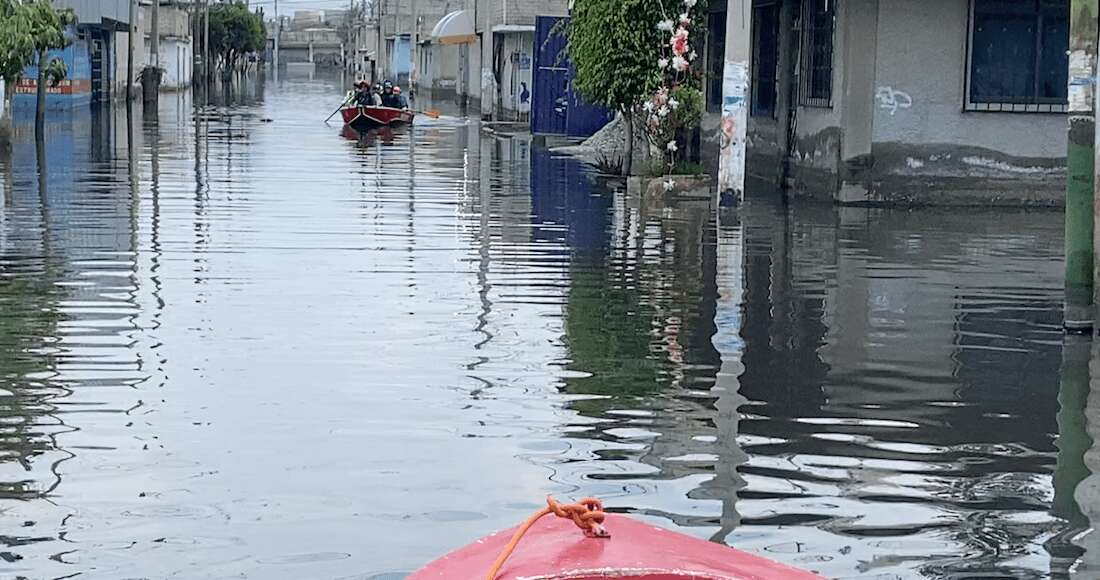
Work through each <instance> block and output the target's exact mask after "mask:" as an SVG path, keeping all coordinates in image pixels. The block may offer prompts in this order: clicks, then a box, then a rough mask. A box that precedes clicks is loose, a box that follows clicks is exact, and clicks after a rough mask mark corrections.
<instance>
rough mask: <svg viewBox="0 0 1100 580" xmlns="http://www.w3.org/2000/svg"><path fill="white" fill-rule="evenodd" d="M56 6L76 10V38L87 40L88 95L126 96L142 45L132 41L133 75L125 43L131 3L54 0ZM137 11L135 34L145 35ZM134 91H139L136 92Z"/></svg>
mask: <svg viewBox="0 0 1100 580" xmlns="http://www.w3.org/2000/svg"><path fill="white" fill-rule="evenodd" d="M54 5H55V6H57V7H59V8H71V9H73V11H74V12H75V13H76V17H77V25H76V33H77V39H78V40H83V41H85V42H86V43H87V47H88V48H87V52H88V61H89V66H90V79H91V98H92V100H93V101H105V100H108V99H111V98H116V99H121V98H125V96H126V86H127V83H128V81H129V83H132V84H134V85H136V84H137V79H138V74H139V73H140V72H141V68H142V63H144V62H145V44H144V43H142V42H138V43H135V46H134V67H133V71H132V76H128V74H127V73H128V71H127V42H128V39H129V26H130V3H129V2H128V1H127V0H55V1H54ZM140 15H141V13H140V11H138V12H137V16H138V22H136V23H135V25H136V26H137V30H138V34H141V35H142V37H144V34H145V33H144V24H143V21H144V19H142V18H141V17H140ZM135 94H140V92H137V91H135Z"/></svg>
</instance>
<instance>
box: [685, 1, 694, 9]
mask: <svg viewBox="0 0 1100 580" xmlns="http://www.w3.org/2000/svg"><path fill="white" fill-rule="evenodd" d="M696 1H697V0H684V6H687V7H688V10H691V9H692V8H694V7H695V2H696Z"/></svg>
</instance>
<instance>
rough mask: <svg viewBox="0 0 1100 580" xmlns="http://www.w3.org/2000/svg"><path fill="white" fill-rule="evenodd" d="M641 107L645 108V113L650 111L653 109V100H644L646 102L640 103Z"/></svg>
mask: <svg viewBox="0 0 1100 580" xmlns="http://www.w3.org/2000/svg"><path fill="white" fill-rule="evenodd" d="M642 108H643V109H645V112H647V113H648V112H650V111H652V110H653V101H646V102H644V103H642Z"/></svg>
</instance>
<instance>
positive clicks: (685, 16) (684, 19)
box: [680, 12, 691, 26]
mask: <svg viewBox="0 0 1100 580" xmlns="http://www.w3.org/2000/svg"><path fill="white" fill-rule="evenodd" d="M680 24H681V25H683V26H687V25H689V24H691V17H690V16H688V13H687V12H684V13H683V14H681V15H680Z"/></svg>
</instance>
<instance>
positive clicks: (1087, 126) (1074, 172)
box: [1065, 0, 1097, 331]
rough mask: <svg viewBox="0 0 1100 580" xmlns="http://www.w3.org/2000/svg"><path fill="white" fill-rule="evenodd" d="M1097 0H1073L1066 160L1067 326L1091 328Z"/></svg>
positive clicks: (1093, 276)
mask: <svg viewBox="0 0 1100 580" xmlns="http://www.w3.org/2000/svg"><path fill="white" fill-rule="evenodd" d="M1096 17H1097V0H1072V3H1071V7H1070V27H1069V29H1070V38H1069V149H1068V151H1067V160H1066V177H1067V180H1066V182H1067V185H1066V242H1065V247H1066V311H1065V326H1066V329H1067V330H1073V331H1084V330H1088V329H1090V328H1092V325H1093V318H1094V317H1095V313H1094V311H1093V308H1092V305H1093V304H1094V297H1093V291H1094V283H1093V281H1094V279H1095V272H1096V264H1095V256H1096V250H1095V248H1094V245H1093V244H1094V239H1095V237H1094V231H1093V228H1094V227H1095V218H1094V214H1093V211H1094V209H1093V199H1094V192H1095V184H1096V178H1095V170H1096V158H1095V152H1096V96H1097V95H1096V56H1097V51H1096V45H1097V37H1096V34H1097V23H1096Z"/></svg>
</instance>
